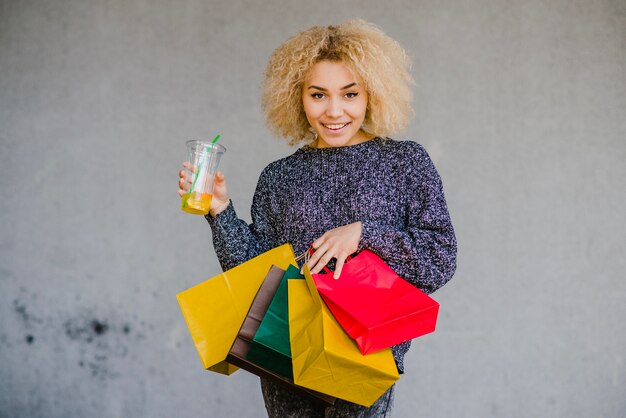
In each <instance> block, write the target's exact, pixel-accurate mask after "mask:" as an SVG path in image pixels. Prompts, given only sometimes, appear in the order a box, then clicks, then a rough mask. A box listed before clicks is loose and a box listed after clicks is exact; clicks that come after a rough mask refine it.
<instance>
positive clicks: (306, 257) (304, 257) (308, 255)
mask: <svg viewBox="0 0 626 418" xmlns="http://www.w3.org/2000/svg"><path fill="white" fill-rule="evenodd" d="M313 253H315V251H314V250H313V244H311V245H309V248H307V250H306V251H305V252H304V253H302V254H300V255H299V256H297V257H296V262H299V261H300V260H304V261H303V263H302V265H305V264H306V263H308V262H309V260H310V259H311V256H312V255H313ZM350 260H352V256H351V255H349V256H348V257H347V258H346V263H347V262H348V261H350ZM324 271H325V272H326V273H328V274H330V273H332V271H330V269H329V268H328V267H326V266H324Z"/></svg>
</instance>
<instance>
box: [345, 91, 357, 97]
mask: <svg viewBox="0 0 626 418" xmlns="http://www.w3.org/2000/svg"><path fill="white" fill-rule="evenodd" d="M358 95H359V93H354V92H350V93H346V97H347V98H348V99H354V98H355V97H356V96H358Z"/></svg>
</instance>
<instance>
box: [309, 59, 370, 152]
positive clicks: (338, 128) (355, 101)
mask: <svg viewBox="0 0 626 418" xmlns="http://www.w3.org/2000/svg"><path fill="white" fill-rule="evenodd" d="M302 104H303V106H304V113H306V118H307V120H308V121H309V123H310V124H311V127H313V129H314V130H315V132H317V141H316V143H315V146H316V147H317V148H330V147H344V146H348V145H356V144H359V143H361V142H365V141H367V140H369V139H371V138H372V136H371V135H368V134H366V133H365V132H363V131H362V130H361V126H362V125H363V120H364V119H365V113H366V112H367V91H366V90H365V86H364V85H363V80H361V79H360V77H357V76H356V75H355V74H354V72H353V71H351V69H350V68H349V67H348V66H346V65H345V64H343V63H341V62H334V61H320V62H318V63H317V64H315V65H314V66H313V67H311V69H310V70H309V72H308V73H307V76H306V77H305V80H304V85H303V91H302Z"/></svg>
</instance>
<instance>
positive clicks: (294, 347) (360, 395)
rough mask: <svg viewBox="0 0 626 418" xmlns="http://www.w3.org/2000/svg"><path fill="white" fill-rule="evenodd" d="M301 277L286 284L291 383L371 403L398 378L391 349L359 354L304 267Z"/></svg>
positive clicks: (335, 395)
mask: <svg viewBox="0 0 626 418" xmlns="http://www.w3.org/2000/svg"><path fill="white" fill-rule="evenodd" d="M304 276H305V280H297V279H290V280H289V281H288V286H287V288H288V295H289V340H290V342H291V357H292V364H293V376H294V382H295V383H296V384H297V385H300V386H304V387H307V388H310V389H313V390H316V391H320V392H323V393H326V394H329V395H332V396H334V397H337V398H341V399H345V400H347V401H350V402H354V403H357V404H360V405H364V406H371V405H372V404H373V403H374V402H375V401H376V399H378V398H379V397H380V396H381V395H382V394H383V393H385V391H386V390H387V389H389V388H390V387H391V386H392V385H393V383H394V382H395V381H396V380H397V379H398V378H399V377H400V375H399V374H398V369H397V368H396V364H395V361H394V359H393V355H392V354H391V350H390V349H386V350H382V351H378V352H376V353H373V354H370V355H367V356H364V355H362V354H361V352H360V351H359V348H358V346H357V345H356V343H355V342H354V340H352V339H351V338H350V337H349V336H348V335H347V334H346V333H345V332H344V330H343V329H342V328H341V326H340V325H339V324H338V323H337V321H336V320H335V318H333V316H332V314H331V313H330V311H329V309H328V308H327V307H326V305H325V304H324V302H323V301H322V299H321V297H320V295H319V293H318V292H317V290H316V288H315V283H314V282H313V278H312V277H311V273H310V271H309V269H308V267H306V266H305V267H304Z"/></svg>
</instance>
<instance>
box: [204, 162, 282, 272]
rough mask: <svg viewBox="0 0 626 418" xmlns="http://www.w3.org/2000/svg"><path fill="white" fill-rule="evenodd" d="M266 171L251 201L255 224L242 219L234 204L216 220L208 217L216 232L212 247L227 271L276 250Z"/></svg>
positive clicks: (213, 231) (213, 230)
mask: <svg viewBox="0 0 626 418" xmlns="http://www.w3.org/2000/svg"><path fill="white" fill-rule="evenodd" d="M269 184H270V181H269V172H268V169H267V168H266V169H265V170H264V171H263V173H261V176H260V178H259V182H258V183H257V187H256V191H255V193H254V198H253V200H252V210H251V214H252V223H251V224H250V225H248V224H247V223H246V222H245V221H244V220H242V219H239V218H238V217H237V214H236V212H235V209H234V207H233V203H232V201H231V202H229V204H228V206H227V208H226V209H225V210H224V211H222V212H221V213H220V214H218V215H217V216H216V217H215V218H214V217H212V216H211V215H206V216H205V218H206V219H207V221H208V222H209V225H210V226H211V231H212V233H213V246H214V247H215V253H216V255H217V259H218V260H219V262H220V265H221V266H222V269H223V270H224V271H226V270H228V269H231V268H233V267H235V266H238V265H239V264H241V263H244V262H246V261H248V260H250V259H251V258H253V257H256V256H257V255H259V254H262V253H263V252H265V251H268V250H270V249H272V248H274V247H275V246H276V245H277V244H276V242H275V241H276V234H275V230H274V226H273V223H272V222H271V219H272V217H271V215H270V213H271V193H270V189H269Z"/></svg>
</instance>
